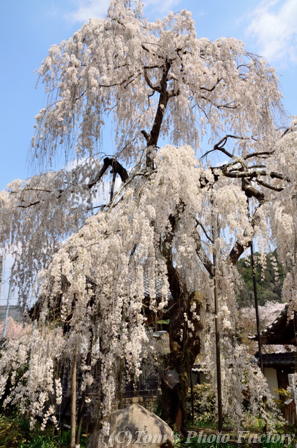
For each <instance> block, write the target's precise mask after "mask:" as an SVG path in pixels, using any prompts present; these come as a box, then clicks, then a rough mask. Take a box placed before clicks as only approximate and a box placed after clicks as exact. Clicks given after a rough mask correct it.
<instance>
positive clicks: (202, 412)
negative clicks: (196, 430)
mask: <svg viewBox="0 0 297 448" xmlns="http://www.w3.org/2000/svg"><path fill="white" fill-rule="evenodd" d="M193 395H194V414H195V422H196V423H197V425H198V426H199V427H200V428H201V427H203V426H204V425H206V426H211V421H212V419H213V415H214V408H215V400H216V397H215V396H214V394H213V391H212V390H211V386H210V384H208V383H202V384H196V385H195V386H194V387H193ZM190 401H191V396H190V390H189V392H188V403H190Z"/></svg>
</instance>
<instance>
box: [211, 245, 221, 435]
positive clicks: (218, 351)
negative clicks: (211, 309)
mask: <svg viewBox="0 0 297 448" xmlns="http://www.w3.org/2000/svg"><path fill="white" fill-rule="evenodd" d="M213 268H214V276H213V283H214V303H215V333H216V363H217V392H218V417H219V428H218V429H219V432H221V431H222V429H223V410H222V377H221V346H220V322H219V316H218V313H219V298H218V286H217V270H216V255H215V254H214V256H213Z"/></svg>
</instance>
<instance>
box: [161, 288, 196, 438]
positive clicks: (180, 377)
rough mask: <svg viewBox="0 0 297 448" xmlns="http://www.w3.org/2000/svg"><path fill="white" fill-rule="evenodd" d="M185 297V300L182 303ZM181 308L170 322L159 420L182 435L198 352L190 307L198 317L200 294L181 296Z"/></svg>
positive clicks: (184, 433)
mask: <svg viewBox="0 0 297 448" xmlns="http://www.w3.org/2000/svg"><path fill="white" fill-rule="evenodd" d="M186 298H187V300H185V299H186ZM182 302H183V305H184V306H181V303H180V304H179V307H180V308H179V310H178V311H177V313H176V315H175V316H172V318H171V320H170V330H169V338H170V353H169V355H168V356H167V359H166V368H165V370H164V372H163V378H162V418H163V419H164V420H165V421H166V422H168V423H169V424H170V425H173V426H174V429H175V430H177V431H179V432H180V433H181V434H183V435H186V425H187V396H188V388H189V380H190V375H191V371H192V368H193V365H194V363H195V359H196V357H197V355H198V354H199V352H200V331H201V329H202V326H201V323H200V321H199V320H197V319H192V313H191V312H190V307H191V305H192V304H193V302H195V303H196V309H195V311H196V313H197V315H198V316H199V314H200V307H201V295H200V294H199V293H197V292H194V293H193V294H191V296H190V297H184V300H183V301H182ZM185 314H186V315H187V318H188V319H189V321H191V322H193V323H194V327H195V328H194V330H192V331H191V332H189V331H188V330H187V322H186V319H185Z"/></svg>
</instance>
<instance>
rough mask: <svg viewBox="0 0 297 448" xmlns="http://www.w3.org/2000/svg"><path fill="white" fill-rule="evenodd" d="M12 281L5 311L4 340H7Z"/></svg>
mask: <svg viewBox="0 0 297 448" xmlns="http://www.w3.org/2000/svg"><path fill="white" fill-rule="evenodd" d="M11 283H12V282H11V279H10V280H9V289H8V296H7V302H6V310H5V318H4V327H3V334H2V339H5V338H6V330H7V321H8V314H9V306H10V299H11Z"/></svg>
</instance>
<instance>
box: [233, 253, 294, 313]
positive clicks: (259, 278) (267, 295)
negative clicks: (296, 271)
mask: <svg viewBox="0 0 297 448" xmlns="http://www.w3.org/2000/svg"><path fill="white" fill-rule="evenodd" d="M255 260H256V261H255V267H256V283H257V293H258V300H259V305H264V304H265V303H266V302H268V301H272V302H280V300H281V292H282V287H283V282H284V278H285V275H286V272H285V270H284V268H283V266H282V265H281V264H280V263H278V261H277V253H276V251H273V252H270V253H269V254H267V256H266V266H265V268H263V266H262V265H261V263H260V262H259V254H258V253H256V254H255ZM274 260H276V265H277V275H276V270H275V268H274V267H273V262H274ZM237 268H238V271H239V273H240V275H241V277H242V279H243V283H244V288H243V289H242V290H241V291H237V301H238V304H239V306H249V305H251V304H252V303H254V292H253V291H254V287H253V275H252V266H251V257H250V256H249V257H246V258H241V259H240V260H239V261H238V264H237ZM277 277H278V278H277Z"/></svg>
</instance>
